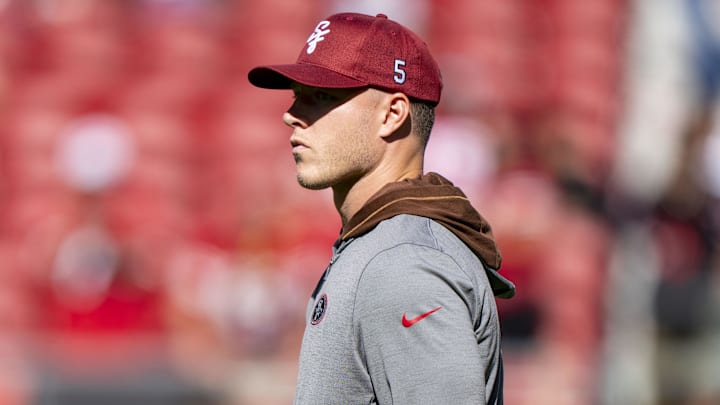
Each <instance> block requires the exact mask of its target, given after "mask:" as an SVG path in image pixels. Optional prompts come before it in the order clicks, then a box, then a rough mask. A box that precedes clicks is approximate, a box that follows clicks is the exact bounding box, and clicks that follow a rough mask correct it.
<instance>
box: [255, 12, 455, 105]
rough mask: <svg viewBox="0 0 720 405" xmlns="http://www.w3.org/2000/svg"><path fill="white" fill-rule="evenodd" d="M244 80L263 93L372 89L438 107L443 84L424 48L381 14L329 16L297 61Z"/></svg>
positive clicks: (260, 70) (264, 69)
mask: <svg viewBox="0 0 720 405" xmlns="http://www.w3.org/2000/svg"><path fill="white" fill-rule="evenodd" d="M248 80H250V83H252V84H253V85H255V86H257V87H262V88H266V89H289V88H290V84H291V83H293V82H297V83H300V84H304V85H306V86H312V87H322V88H360V87H375V88H379V89H382V90H386V91H393V92H395V91H397V92H402V93H404V94H405V95H407V96H408V97H410V98H414V99H418V100H424V101H428V102H431V103H433V104H437V103H438V102H439V101H440V93H441V92H442V79H441V77H440V69H439V68H438V65H437V62H435V59H433V57H432V55H430V51H429V50H428V47H427V45H426V44H425V42H423V40H422V39H420V37H418V36H417V35H416V34H415V33H414V32H412V31H410V30H409V29H408V28H406V27H404V26H402V25H400V24H399V23H397V22H395V21H392V20H390V19H388V18H387V16H385V15H383V14H378V15H377V16H375V17H373V16H370V15H365V14H357V13H341V14H334V15H332V16H330V17H328V18H327V19H326V20H323V21H320V22H319V23H318V24H317V25H316V26H315V29H314V30H313V32H312V33H311V34H310V37H308V39H307V41H306V43H305V46H304V47H303V49H302V51H300V55H299V56H298V58H297V61H296V62H295V63H294V64H287V65H269V66H259V67H256V68H254V69H252V70H251V71H250V72H249V73H248Z"/></svg>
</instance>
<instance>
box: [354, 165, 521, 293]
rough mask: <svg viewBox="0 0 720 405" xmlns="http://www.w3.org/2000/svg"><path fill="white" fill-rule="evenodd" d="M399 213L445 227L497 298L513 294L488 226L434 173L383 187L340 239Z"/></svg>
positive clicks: (465, 201) (453, 189)
mask: <svg viewBox="0 0 720 405" xmlns="http://www.w3.org/2000/svg"><path fill="white" fill-rule="evenodd" d="M400 214H411V215H417V216H421V217H426V218H430V219H432V220H434V221H437V222H438V223H440V224H441V225H443V226H445V227H446V228H447V229H448V230H450V231H451V232H452V233H453V234H455V235H456V236H457V237H458V238H460V240H462V241H463V242H464V243H465V244H466V245H467V246H468V247H469V248H470V249H471V250H472V251H473V253H475V255H476V256H477V257H478V258H479V259H480V260H481V261H482V262H483V263H484V264H485V268H486V272H487V275H488V279H489V280H490V285H491V287H492V289H493V293H494V294H495V295H496V296H498V297H500V298H511V297H512V296H513V295H515V285H514V284H513V283H512V282H511V281H509V280H507V279H506V278H505V277H503V276H501V275H500V274H499V273H498V269H499V268H500V265H501V263H502V256H501V255H500V250H499V249H498V247H497V244H496V243H495V239H494V238H493V234H492V229H491V228H490V224H488V222H487V221H486V220H485V219H484V218H483V217H482V216H481V215H480V214H479V213H478V212H477V210H475V208H474V207H473V206H472V205H471V204H470V201H469V200H468V198H467V197H466V196H465V194H464V193H463V192H462V191H461V190H460V189H459V188H457V187H455V186H454V185H453V184H452V183H451V182H450V181H449V180H447V179H445V178H444V177H442V176H440V175H439V174H437V173H428V174H425V175H422V176H420V177H418V178H414V179H406V180H402V181H399V182H395V183H389V184H387V185H385V186H384V187H383V188H382V189H380V191H378V192H377V193H376V194H375V195H374V196H372V197H371V198H370V199H369V200H368V201H367V202H366V203H365V205H363V206H362V208H360V210H359V211H358V212H357V213H356V214H355V215H353V216H352V217H351V218H350V220H349V221H348V222H347V224H346V226H345V227H344V228H343V231H342V234H341V236H340V238H341V239H342V240H343V241H346V240H349V239H351V238H355V237H358V236H361V235H363V234H365V233H367V232H369V231H370V230H372V229H373V228H375V226H377V225H378V224H379V223H380V222H382V221H384V220H386V219H389V218H392V217H394V216H396V215H400Z"/></svg>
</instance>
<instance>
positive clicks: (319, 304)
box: [310, 294, 328, 325]
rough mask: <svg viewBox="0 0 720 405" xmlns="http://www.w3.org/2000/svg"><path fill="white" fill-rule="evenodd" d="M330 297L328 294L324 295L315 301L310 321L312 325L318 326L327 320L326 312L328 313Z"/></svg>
mask: <svg viewBox="0 0 720 405" xmlns="http://www.w3.org/2000/svg"><path fill="white" fill-rule="evenodd" d="M327 305H328V297H327V294H323V295H321V296H320V298H318V299H317V301H315V308H313V312H312V317H311V319H310V324H311V325H317V324H319V323H320V322H322V320H323V318H325V312H326V311H327Z"/></svg>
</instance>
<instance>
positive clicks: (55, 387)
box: [0, 0, 720, 405]
mask: <svg viewBox="0 0 720 405" xmlns="http://www.w3.org/2000/svg"><path fill="white" fill-rule="evenodd" d="M336 11H361V12H367V13H371V14H372V13H377V12H383V13H385V14H388V15H389V16H390V17H391V18H393V19H396V20H398V21H401V22H403V23H405V24H406V25H408V26H410V27H412V28H413V29H414V30H415V31H417V32H418V33H419V34H421V36H423V37H424V38H425V39H426V40H427V42H428V44H429V45H430V48H431V49H432V51H433V52H434V54H435V55H436V57H437V59H438V60H439V64H440V66H441V69H442V71H443V75H444V79H445V91H444V94H443V101H442V103H441V106H440V108H439V111H438V119H437V126H436V130H435V132H434V133H433V137H432V139H431V147H430V153H429V156H428V167H427V169H429V170H435V171H439V172H442V173H443V174H445V175H447V176H448V177H449V178H451V179H453V180H455V181H456V182H457V183H458V184H459V185H460V186H461V187H463V188H464V189H465V190H466V192H467V194H468V195H469V196H470V197H471V198H472V199H473V201H474V202H475V204H476V206H478V208H479V210H480V211H481V212H482V213H483V214H484V215H485V216H486V217H487V218H488V219H489V220H490V221H491V223H492V224H493V225H494V229H495V233H496V236H497V238H498V240H499V244H500V247H501V249H502V251H503V253H504V272H505V274H506V275H507V276H508V277H510V278H511V279H513V280H515V281H516V283H517V285H518V296H517V298H515V299H513V300H511V301H502V302H500V312H501V317H502V323H503V328H504V341H505V349H504V353H505V354H504V356H505V359H506V363H507V364H506V398H507V401H506V403H507V404H509V405H524V404H533V405H537V404H554V405H558V404H560V405H563V404H573V405H574V404H580V405H583V404H632V405H637V404H718V403H720V304H718V303H719V302H720V299H719V297H720V279H719V277H718V276H719V272H718V269H719V266H720V263H719V262H718V237H717V236H718V231H719V230H720V216H719V214H720V211H718V207H719V206H718V197H720V125H718V122H720V121H718V117H720V115H719V114H718V111H720V109H718V105H720V103H719V102H718V97H717V92H718V86H719V84H720V45H719V44H720V29H719V28H718V27H720V3H718V2H717V1H714V0H518V1H506V0H482V1H477V0H413V1H404V0H379V1H349V0H317V1H286V0H263V1H259V0H244V1H243V0H0V404H2V405H27V404H52V405H55V404H57V405H65V404H73V405H84V404H153V405H154V404H270V405H273V404H287V403H290V402H291V398H292V395H293V389H294V379H295V372H296V359H297V353H298V349H299V342H300V338H301V334H302V329H303V320H302V316H303V313H304V308H305V305H306V300H307V298H308V294H309V292H310V290H311V289H312V287H313V286H314V284H315V281H316V279H317V278H318V277H319V276H320V273H321V272H322V270H323V268H324V267H325V264H326V260H327V259H328V258H329V256H330V244H331V243H332V241H333V240H334V239H335V237H336V235H337V232H338V227H339V221H338V220H337V215H336V214H335V211H334V208H333V207H332V205H331V199H330V196H329V194H327V193H325V192H312V191H306V190H303V189H301V188H300V187H299V186H298V185H297V184H296V182H295V178H294V177H295V176H294V169H293V162H292V159H291V157H290V152H289V145H288V130H287V129H286V128H285V127H284V126H283V125H282V123H281V120H280V115H281V113H282V111H284V109H285V108H286V107H287V106H288V105H289V103H290V95H289V93H286V92H272V91H259V90H256V89H253V88H252V87H250V86H249V85H248V84H247V83H246V74H247V71H248V70H249V69H250V68H251V67H253V66H255V65H257V64H261V63H262V64H264V63H284V62H290V61H292V60H294V58H295V56H296V55H297V53H298V52H299V50H300V45H301V44H302V41H304V40H305V38H306V37H307V35H308V33H309V31H310V30H311V29H312V27H313V26H314V24H315V23H316V22H317V21H318V19H319V18H321V17H324V16H326V15H329V14H330V13H332V12H336Z"/></svg>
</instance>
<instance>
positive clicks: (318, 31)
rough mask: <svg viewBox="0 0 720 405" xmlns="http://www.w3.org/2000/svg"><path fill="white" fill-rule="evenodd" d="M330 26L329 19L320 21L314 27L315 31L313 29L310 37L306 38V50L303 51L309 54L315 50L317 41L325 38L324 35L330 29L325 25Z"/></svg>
mask: <svg viewBox="0 0 720 405" xmlns="http://www.w3.org/2000/svg"><path fill="white" fill-rule="evenodd" d="M329 26H330V21H320V22H319V23H318V25H317V26H316V27H315V31H313V33H312V34H310V37H309V38H308V39H307V41H306V42H307V44H308V47H307V50H306V51H305V52H307V53H308V55H309V54H311V53H313V52H315V47H316V46H317V43H318V42H320V41H322V40H323V39H325V35H327V34H329V33H330V30H329V29H327V27H329Z"/></svg>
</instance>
